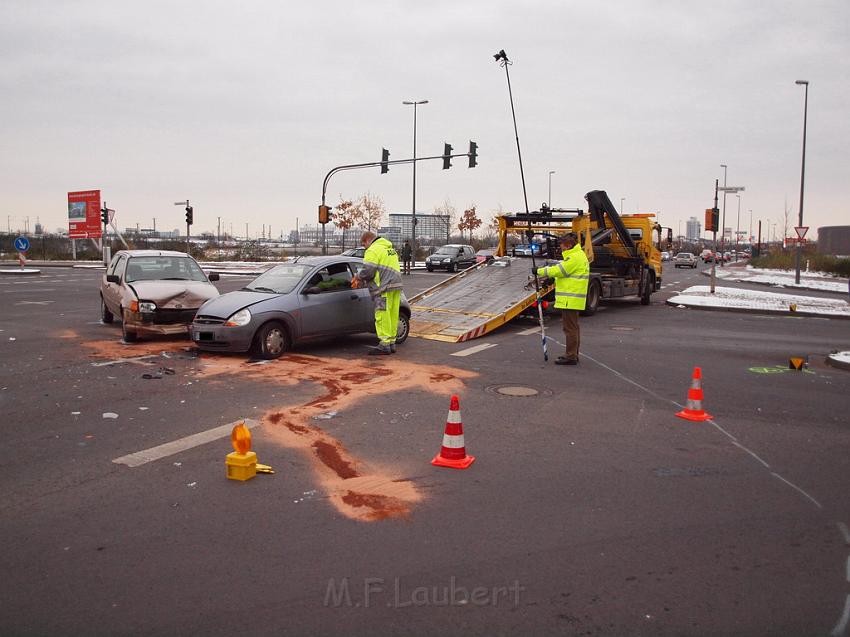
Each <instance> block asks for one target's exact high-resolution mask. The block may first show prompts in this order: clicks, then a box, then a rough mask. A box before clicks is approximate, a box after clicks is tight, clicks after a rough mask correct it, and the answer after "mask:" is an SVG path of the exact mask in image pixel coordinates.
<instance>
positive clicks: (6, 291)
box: [3, 288, 56, 294]
mask: <svg viewBox="0 0 850 637" xmlns="http://www.w3.org/2000/svg"><path fill="white" fill-rule="evenodd" d="M55 291H56V288H48V289H46V290H45V289H38V290H22V289H21V288H15V289H14V290H4V291H3V294H17V293H18V292H23V293H24V294H30V293H32V292H35V293H38V292H55Z"/></svg>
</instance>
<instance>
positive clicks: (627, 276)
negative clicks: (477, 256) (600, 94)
mask: <svg viewBox="0 0 850 637" xmlns="http://www.w3.org/2000/svg"><path fill="white" fill-rule="evenodd" d="M585 199H586V200H587V203H588V209H587V212H585V211H583V210H580V209H550V208H547V207H546V206H542V207H541V209H540V210H539V211H535V212H530V213H528V214H525V213H516V214H507V215H501V216H499V217H497V220H498V223H499V245H498V247H497V249H496V253H495V259H494V260H493V261H491V262H488V263H482V264H480V265H478V266H476V267H474V268H471V269H469V270H466V271H464V272H461V273H460V274H457V275H455V276H453V277H450V278H448V279H446V280H444V281H442V282H441V283H439V284H437V285H435V286H434V287H432V288H429V289H428V290H425V291H424V292H421V293H420V294H417V295H415V296H413V297H412V298H411V299H410V305H411V309H412V316H411V332H410V334H411V336H414V337H421V338H429V339H434V340H441V341H448V342H461V341H467V340H471V339H474V338H478V337H480V336H483V335H485V334H487V333H488V332H491V331H493V330H494V329H496V328H497V327H499V326H501V325H504V324H505V323H507V322H508V321H510V320H511V319H513V318H514V317H516V316H518V315H520V314H523V313H525V312H530V311H531V310H532V309H533V308H535V304H536V303H538V302H539V303H543V304H544V307H545V306H547V305H549V304H550V303H551V300H552V299H553V298H554V294H553V292H554V285H553V284H552V283H551V282H544V284H543V285H541V289H540V292H539V293H538V292H537V291H535V289H534V286H533V284H532V285H530V284H529V268H528V265H529V263H530V261H531V260H530V259H528V258H525V257H516V256H511V254H510V252H511V251H510V248H509V246H508V238H509V236H510V235H519V236H520V238H523V240H524V241H527V242H528V243H535V241H534V240H536V239H539V242H538V243H535V245H540V250H541V253H542V257H543V258H540V259H539V260H538V261H537V264H538V265H544V264H551V263H554V262H557V261H560V254H559V253H558V237H559V236H560V235H561V234H564V233H565V232H575V233H576V235H577V236H578V237H579V241H580V243H581V245H582V249H583V250H584V252H585V254H586V255H587V258H588V261H589V262H590V281H589V284H588V291H587V306H586V309H585V310H584V312H583V315H585V316H591V315H593V314H595V313H596V311H597V309H598V307H599V303H600V302H601V301H603V300H609V299H619V298H628V297H636V298H639V299H640V303H641V305H649V303H650V299H651V295H652V293H653V292H656V291H658V290H660V289H661V281H662V267H661V251H662V250H663V249H666V248H667V247H666V246H665V247H662V228H661V226H660V225H659V224H658V223H657V222H656V221H654V217H655V215H654V214H652V213H646V214H632V215H622V216H621V215H620V214H618V213H617V211H616V209H615V208H614V206H613V204H612V203H611V200H610V199H609V198H608V195H607V194H606V192H605V191H604V190H594V191H591V192H589V193H587V195H586V197H585ZM666 230H667V232H666V243H667V244H668V246H669V244H671V243H672V229H669V228H668V229H666Z"/></svg>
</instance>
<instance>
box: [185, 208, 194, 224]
mask: <svg viewBox="0 0 850 637" xmlns="http://www.w3.org/2000/svg"><path fill="white" fill-rule="evenodd" d="M192 212H193V209H192V206H186V225H187V226H191V225H192V221H193V215H192Z"/></svg>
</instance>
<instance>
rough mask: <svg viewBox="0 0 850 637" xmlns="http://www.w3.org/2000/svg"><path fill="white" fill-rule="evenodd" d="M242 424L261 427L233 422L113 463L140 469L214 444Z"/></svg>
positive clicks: (250, 422)
mask: <svg viewBox="0 0 850 637" xmlns="http://www.w3.org/2000/svg"><path fill="white" fill-rule="evenodd" d="M240 422H244V423H245V426H246V427H248V429H253V428H254V427H258V426H259V425H260V422H259V421H258V420H250V419H248V418H246V419H245V420H244V421H243V420H237V421H236V422H232V423H229V424H227V425H221V426H220V427H213V428H212V429H207V430H206V431H201V432H199V433H196V434H192V435H191V436H186V437H184V438H179V439H178V440H172V441H171V442H166V443H165V444H162V445H159V446H158V447H151V448H150V449H145V450H144V451H137V452H136V453H131V454H128V455H126V456H121V457H120V458H115V460H113V461H112V462H114V463H115V464H125V465H127V466H128V467H131V468H132V467H140V466H142V465H143V464H147V463H149V462H154V461H155V460H161V459H162V458H166V457H168V456H173V455H174V454H175V453H180V452H181V451H186V450H188V449H192V448H194V447H199V446H200V445H205V444H207V443H208V442H212V441H213V440H218V439H220V438H224V437H226V436H229V435H230V432H231V431H232V430H233V427H235V426H236V425H238V424H239V423H240Z"/></svg>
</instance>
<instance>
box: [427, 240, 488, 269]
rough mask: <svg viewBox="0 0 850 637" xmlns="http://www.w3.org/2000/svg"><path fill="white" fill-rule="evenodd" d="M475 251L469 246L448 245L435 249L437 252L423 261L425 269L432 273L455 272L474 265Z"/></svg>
mask: <svg viewBox="0 0 850 637" xmlns="http://www.w3.org/2000/svg"><path fill="white" fill-rule="evenodd" d="M475 263H476V259H475V250H473V249H472V246H470V245H461V244H457V243H450V244H448V245H444V246H442V247H440V248H437V251H436V252H435V253H434V254H432V255H431V256H429V257H428V258H427V259H425V269H427V270H428V272H433V271H434V270H437V269H442V270H445V271H446V272H456V271H457V270H463V269H464V268H468V267H470V266H473V265H475Z"/></svg>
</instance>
